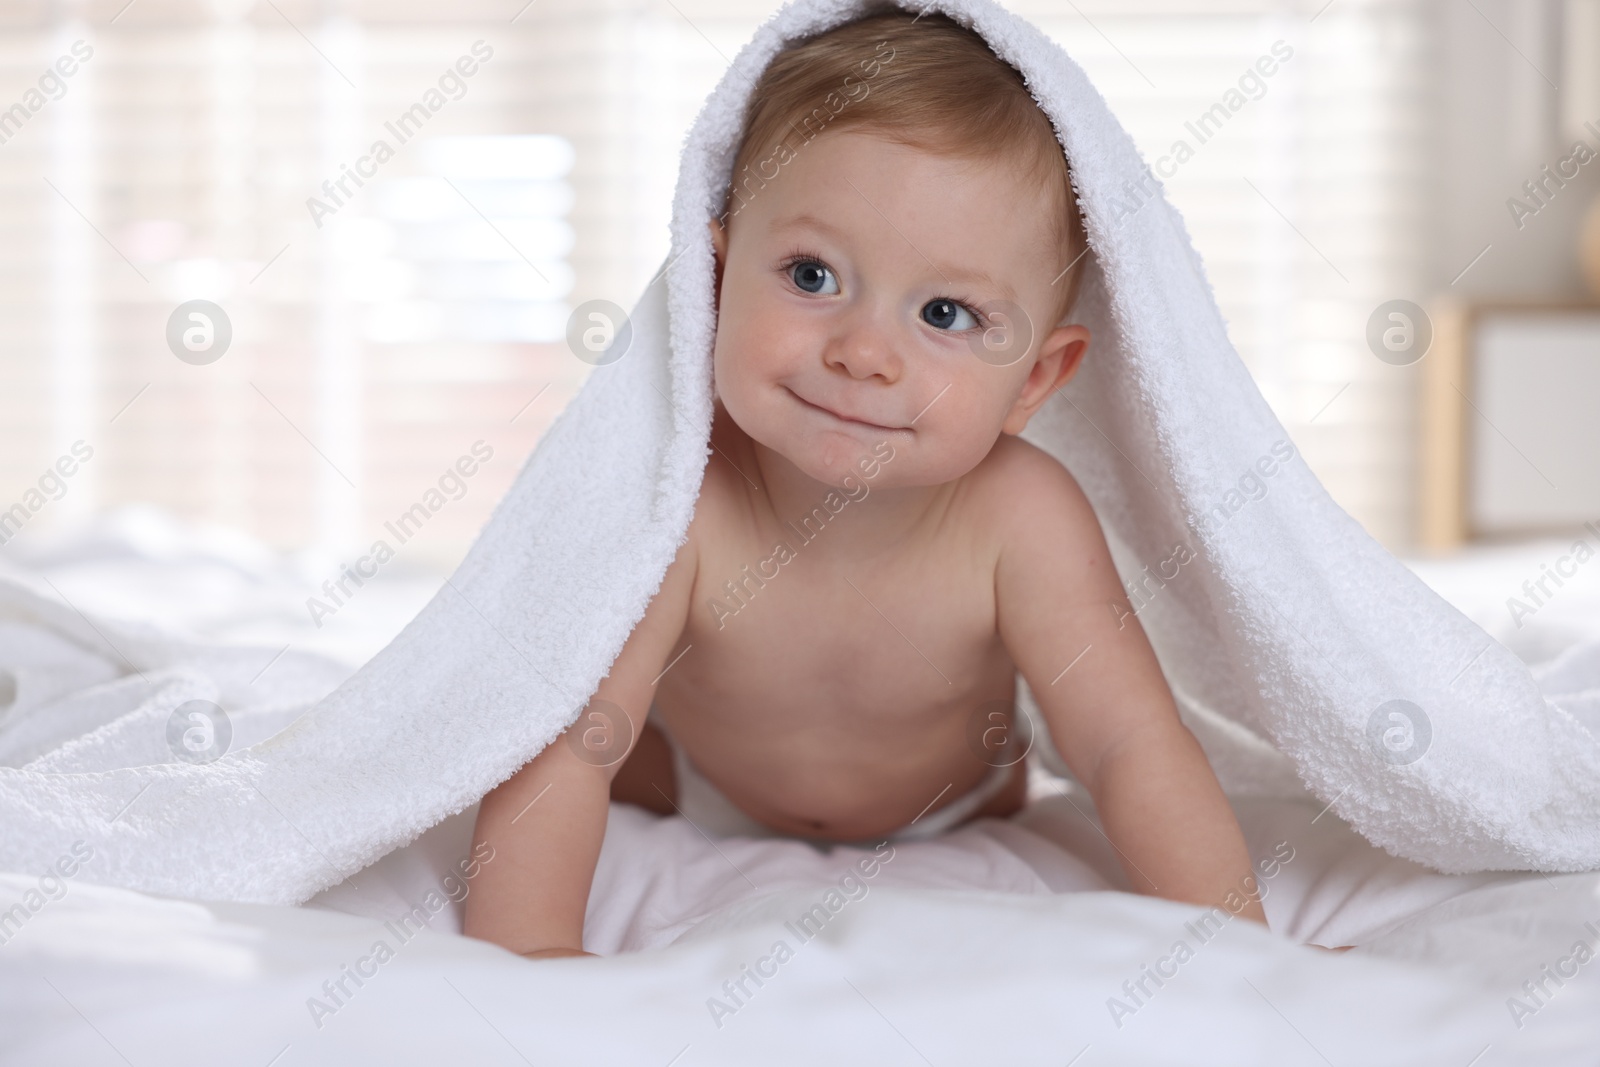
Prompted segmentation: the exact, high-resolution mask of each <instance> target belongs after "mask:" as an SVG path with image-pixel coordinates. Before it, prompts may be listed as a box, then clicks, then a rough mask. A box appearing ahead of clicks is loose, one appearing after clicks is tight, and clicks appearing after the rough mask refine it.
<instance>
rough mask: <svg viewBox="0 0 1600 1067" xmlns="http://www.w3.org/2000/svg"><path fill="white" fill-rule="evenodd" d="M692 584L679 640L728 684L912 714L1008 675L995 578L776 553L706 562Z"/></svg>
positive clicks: (936, 563) (948, 563)
mask: <svg viewBox="0 0 1600 1067" xmlns="http://www.w3.org/2000/svg"><path fill="white" fill-rule="evenodd" d="M696 584H697V589H696V598H695V602H694V604H693V605H692V606H691V608H690V620H689V626H688V633H687V636H688V638H689V640H690V641H691V642H693V643H694V644H695V646H696V658H697V659H700V660H701V661H702V662H706V663H710V662H715V663H716V665H717V669H718V672H719V675H720V676H721V677H723V678H725V679H728V680H729V683H730V684H740V685H741V686H742V687H750V686H758V687H761V688H768V689H773V688H775V689H780V690H783V689H789V690H793V689H804V690H807V691H811V692H818V691H828V690H833V691H835V692H834V696H835V697H836V698H841V697H842V696H843V695H844V694H848V695H849V697H850V699H851V702H854V701H859V700H866V701H869V702H881V701H893V702H896V703H910V704H916V703H921V702H922V701H921V700H920V699H919V697H920V696H921V695H926V696H927V697H928V698H930V699H935V700H939V699H948V698H949V697H950V696H953V695H955V694H957V693H964V692H966V691H967V690H969V689H970V688H971V687H972V686H974V685H975V684H978V683H980V682H987V681H988V680H990V679H992V678H994V677H996V676H1003V675H1005V674H1006V673H1007V672H1008V671H1009V670H1010V667H1009V660H1008V659H1007V658H1006V656H1005V650H1004V648H1003V646H1002V645H1001V643H1000V641H999V638H998V634H997V632H996V626H995V605H994V583H993V577H992V575H987V576H984V575H979V574H977V573H976V572H975V571H974V569H973V568H972V567H971V566H970V565H967V564H965V563H964V562H963V561H961V560H959V559H955V558H951V557H949V556H939V555H929V554H922V555H919V556H907V557H903V558H900V559H896V560H891V561H883V560H879V561H876V562H862V563H859V564H857V565H852V564H851V563H850V562H848V561H838V560H808V559H806V558H805V557H804V555H803V550H801V552H795V551H793V550H792V549H791V550H789V551H788V552H783V551H778V550H777V549H776V548H774V549H772V550H769V551H767V552H762V553H757V554H755V555H754V558H746V559H740V558H739V557H737V556H736V557H734V559H732V560H722V559H717V560H712V561H709V562H707V563H706V564H705V565H703V567H702V570H701V574H700V580H699V581H698V582H697V583H696Z"/></svg>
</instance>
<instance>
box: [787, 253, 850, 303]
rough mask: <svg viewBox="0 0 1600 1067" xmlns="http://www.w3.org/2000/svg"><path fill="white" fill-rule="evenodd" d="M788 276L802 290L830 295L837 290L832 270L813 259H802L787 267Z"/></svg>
mask: <svg viewBox="0 0 1600 1067" xmlns="http://www.w3.org/2000/svg"><path fill="white" fill-rule="evenodd" d="M789 277H790V278H791V279H793V280H794V284H795V285H797V286H799V287H800V290H801V291H802V292H806V293H821V294H823V295H825V296H826V295H831V294H833V293H837V292H838V291H839V282H838V279H836V278H835V277H834V276H833V271H831V270H829V269H828V268H827V267H824V266H823V265H822V264H821V263H818V262H817V261H816V260H814V259H802V260H801V261H800V262H798V263H796V264H795V265H794V266H792V267H790V268H789Z"/></svg>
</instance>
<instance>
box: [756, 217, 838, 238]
mask: <svg viewBox="0 0 1600 1067" xmlns="http://www.w3.org/2000/svg"><path fill="white" fill-rule="evenodd" d="M806 227H810V228H811V229H814V230H821V231H822V232H823V233H825V234H827V235H828V236H830V237H840V238H842V237H844V236H845V233H844V231H843V230H841V229H840V228H839V227H837V226H834V225H832V224H831V223H827V222H824V221H822V220H821V219H819V218H817V217H816V216H815V215H808V214H806V213H805V212H803V211H802V212H801V213H800V214H798V215H788V216H786V217H784V218H781V219H778V220H776V221H775V222H773V224H772V228H773V229H774V230H798V229H804V228H806Z"/></svg>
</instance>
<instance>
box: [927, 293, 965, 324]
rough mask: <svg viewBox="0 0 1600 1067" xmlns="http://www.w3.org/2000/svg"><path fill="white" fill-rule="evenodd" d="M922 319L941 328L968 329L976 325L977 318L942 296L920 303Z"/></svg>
mask: <svg viewBox="0 0 1600 1067" xmlns="http://www.w3.org/2000/svg"><path fill="white" fill-rule="evenodd" d="M922 321H923V322H926V323H927V324H928V325H929V326H935V327H937V328H939V329H941V330H970V329H972V328H973V327H974V326H976V325H978V320H977V319H975V318H973V317H972V312H970V311H968V310H967V309H966V308H964V307H962V306H961V305H960V304H958V303H956V302H955V301H954V300H946V299H944V298H943V297H940V298H939V299H938V300H930V301H928V302H927V303H926V304H923V305H922Z"/></svg>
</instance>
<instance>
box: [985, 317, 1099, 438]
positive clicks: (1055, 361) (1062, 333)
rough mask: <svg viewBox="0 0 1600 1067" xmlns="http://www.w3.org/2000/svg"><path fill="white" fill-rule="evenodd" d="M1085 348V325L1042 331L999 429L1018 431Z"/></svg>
mask: <svg viewBox="0 0 1600 1067" xmlns="http://www.w3.org/2000/svg"><path fill="white" fill-rule="evenodd" d="M1088 351H1089V328H1088V327H1087V326H1078V325H1072V326H1057V327H1056V328H1055V329H1053V330H1051V331H1050V332H1049V333H1048V334H1046V335H1045V338H1044V341H1043V342H1042V343H1041V344H1040V345H1039V355H1038V356H1037V357H1035V359H1034V361H1033V367H1032V368H1031V369H1030V370H1029V371H1028V377H1027V380H1025V381H1024V382H1023V383H1022V392H1021V393H1019V394H1018V395H1017V400H1016V403H1014V404H1012V405H1011V410H1010V411H1009V412H1007V414H1006V421H1005V423H1004V424H1003V425H1002V426H1001V430H1002V431H1003V432H1005V433H1008V434H1012V435H1013V436H1014V435H1016V434H1019V433H1021V432H1022V431H1023V429H1024V428H1026V427H1027V425H1028V420H1029V419H1031V418H1033V413H1034V412H1036V411H1038V410H1039V409H1040V408H1041V407H1043V406H1044V403H1045V401H1047V400H1049V399H1050V397H1051V396H1052V395H1054V393H1055V391H1056V390H1057V389H1059V388H1061V387H1062V386H1063V385H1066V384H1067V382H1068V381H1069V380H1071V378H1072V376H1073V375H1074V374H1076V373H1077V372H1078V368H1079V367H1080V366H1081V365H1082V364H1083V357H1084V355H1085V353H1087V352H1088Z"/></svg>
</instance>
